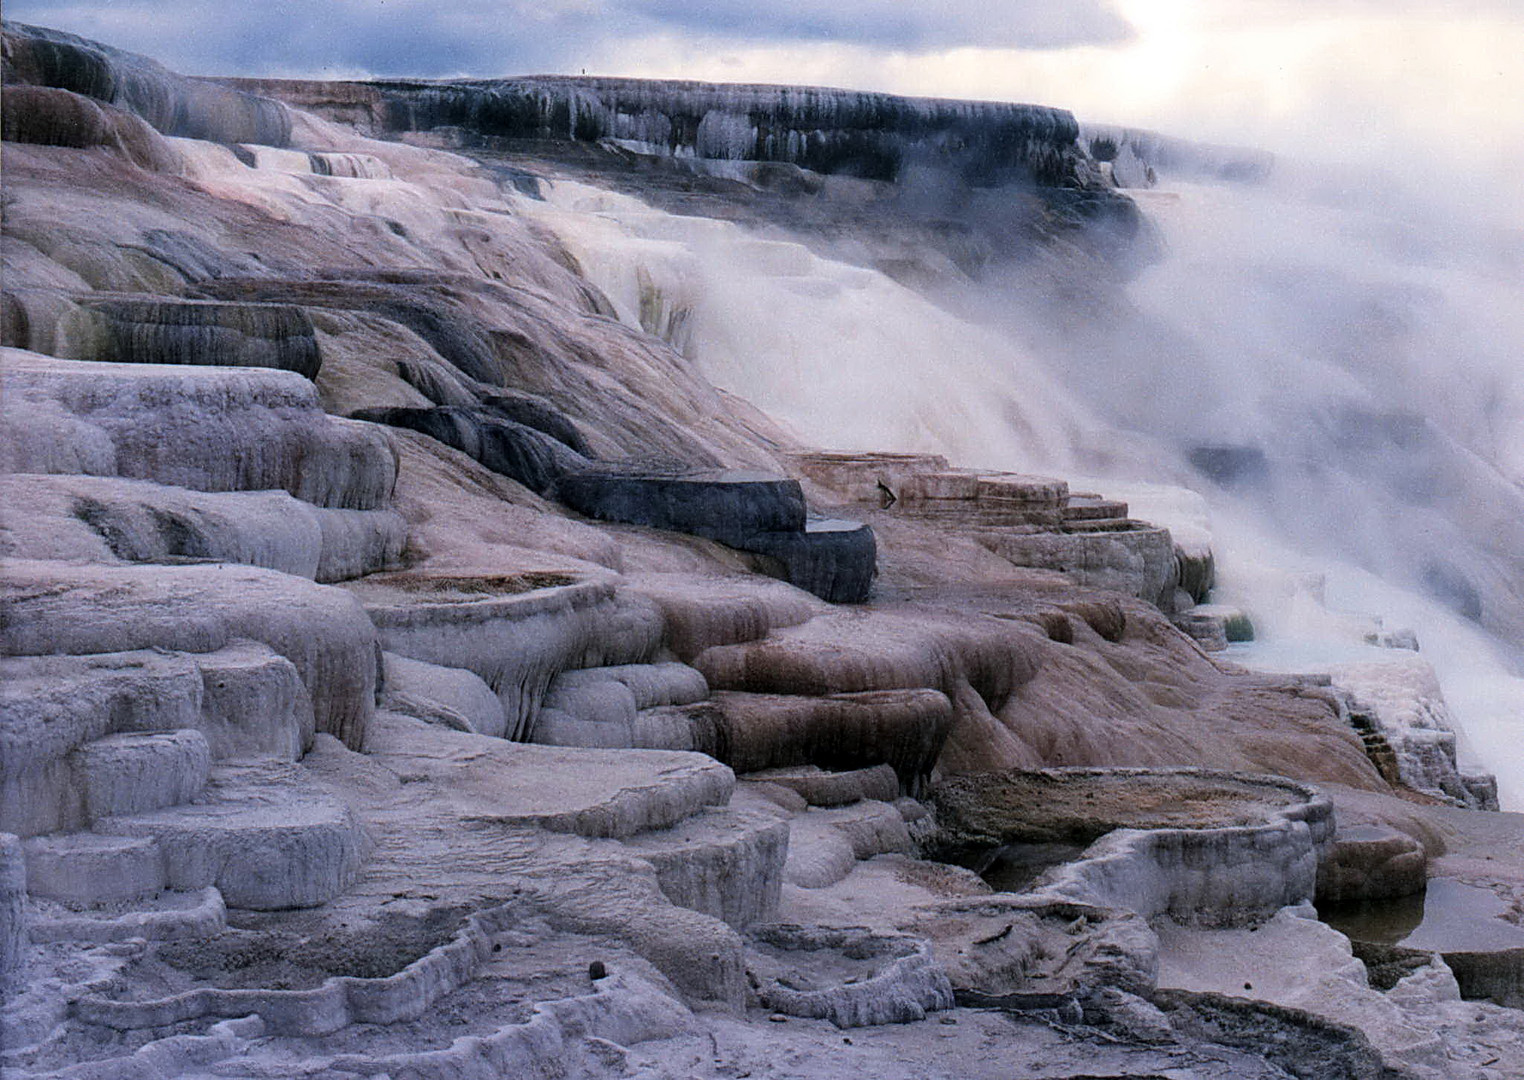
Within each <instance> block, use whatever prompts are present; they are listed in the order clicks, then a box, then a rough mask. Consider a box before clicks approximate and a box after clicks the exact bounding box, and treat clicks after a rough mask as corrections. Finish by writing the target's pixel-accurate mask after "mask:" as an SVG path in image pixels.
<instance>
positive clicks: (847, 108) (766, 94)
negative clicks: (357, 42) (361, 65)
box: [239, 76, 1089, 185]
mask: <svg viewBox="0 0 1524 1080" xmlns="http://www.w3.org/2000/svg"><path fill="white" fill-rule="evenodd" d="M239 84H240V85H243V86H244V87H245V88H248V89H252V90H255V91H262V90H268V91H269V92H271V93H284V94H290V95H292V96H293V100H294V101H296V102H297V103H298V104H301V105H319V106H321V105H323V104H326V103H327V102H326V101H325V102H307V101H306V100H304V99H303V96H302V92H303V87H302V86H301V85H300V84H297V85H295V86H293V85H292V84H289V83H287V84H283V83H279V82H273V83H270V84H269V85H268V86H266V85H264V84H262V83H260V82H258V81H253V80H240V81H239ZM323 87H324V91H325V95H324V96H325V98H327V99H332V98H333V97H334V96H335V95H336V94H337V95H338V96H340V97H343V98H344V99H345V101H344V106H343V107H344V109H345V110H346V113H347V115H348V118H349V119H351V121H354V120H359V122H360V123H361V124H362V125H364V126H370V127H371V128H372V129H374V130H378V131H390V132H398V131H429V130H434V129H438V128H449V129H456V130H463V131H465V132H468V133H469V134H470V135H471V136H474V137H478V138H480V137H487V138H506V139H536V140H554V141H559V142H565V141H571V142H580V143H596V142H598V141H599V140H602V139H607V138H616V139H632V140H636V141H638V142H640V143H642V144H644V145H645V146H646V147H649V148H650V149H651V151H652V152H654V153H660V154H667V155H671V156H672V157H674V158H695V157H696V158H718V159H725V160H734V161H755V162H773V163H788V164H793V165H798V166H800V167H802V168H804V169H809V170H812V171H814V172H818V173H838V174H845V175H849V176H855V177H860V178H863V179H872V180H893V179H895V178H896V177H897V176H898V175H899V173H900V171H901V169H902V168H903V167H904V166H906V165H910V164H914V163H916V162H918V161H921V160H924V159H925V158H927V157H928V156H933V155H936V156H939V157H941V158H942V159H944V160H948V159H950V160H952V161H953V162H954V163H955V164H954V167H956V168H958V169H959V171H960V173H961V174H962V177H963V179H965V180H967V181H968V182H970V183H974V184H981V185H993V184H999V183H1005V182H1010V181H1012V180H1017V179H1020V180H1026V181H1029V182H1030V181H1035V182H1037V183H1040V184H1061V183H1076V182H1083V179H1084V178H1085V176H1086V173H1085V166H1086V165H1088V164H1089V163H1088V159H1087V158H1085V157H1084V155H1083V153H1082V152H1081V151H1080V148H1079V146H1078V144H1077V141H1076V140H1077V137H1078V135H1079V124H1078V122H1077V121H1076V120H1075V118H1074V116H1073V114H1071V113H1070V112H1068V111H1067V110H1064V109H1053V108H1047V107H1044V106H1039V105H1014V104H1004V103H996V102H977V103H975V102H965V101H944V100H938V99H933V98H907V97H896V96H894V95H891V94H877V93H859V92H851V91H843V90H831V89H825V88H821V87H789V86H727V85H718V84H713V83H701V82H677V81H656V80H649V79H617V78H585V77H584V78H569V77H560V76H549V77H546V76H537V77H530V78H517V79H491V80H458V81H453V82H448V83H437V82H431V83H423V82H411V81H400V80H392V81H387V82H378V83H370V84H361V85H358V86H357V85H356V84H345V83H328V84H323ZM309 89H310V85H309ZM361 112H363V113H365V114H368V115H365V116H364V117H363V119H362V118H361V117H360V116H358V115H357V114H358V113H361Z"/></svg>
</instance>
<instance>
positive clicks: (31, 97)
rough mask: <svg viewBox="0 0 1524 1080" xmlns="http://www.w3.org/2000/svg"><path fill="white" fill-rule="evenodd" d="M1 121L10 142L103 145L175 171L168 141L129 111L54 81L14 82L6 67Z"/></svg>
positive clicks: (144, 165)
mask: <svg viewBox="0 0 1524 1080" xmlns="http://www.w3.org/2000/svg"><path fill="white" fill-rule="evenodd" d="M6 36H7V38H9V34H7V35H6ZM7 55H9V53H8V52H7ZM4 124H5V129H4V130H5V138H6V140H7V141H10V142H23V143H37V144H40V145H43V146H69V147H75V148H77V149H89V148H91V147H97V146H98V147H105V148H107V149H109V150H114V151H116V152H118V153H120V154H122V155H123V156H124V157H125V158H127V160H129V161H131V162H132V163H133V164H134V165H137V166H139V167H141V168H144V169H148V170H150V171H152V172H172V171H177V170H178V169H179V166H180V155H179V154H177V153H176V152H175V151H174V149H173V147H171V146H170V145H169V143H167V142H166V141H165V140H164V138H163V136H161V135H160V134H159V133H158V132H157V131H155V130H154V129H153V128H152V127H150V126H149V125H148V124H147V123H146V122H145V121H144V120H142V119H141V118H139V117H138V116H136V115H134V114H133V113H131V112H128V111H126V110H124V109H118V108H115V107H114V106H111V105H108V104H105V103H104V102H99V101H95V100H92V99H91V98H88V97H85V96H84V95H82V94H76V93H73V92H71V91H69V90H63V89H59V88H57V87H52V86H21V85H13V84H12V83H11V81H10V74H9V72H7V74H6V90H5V101H4Z"/></svg>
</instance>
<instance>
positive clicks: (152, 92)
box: [4, 22, 291, 146]
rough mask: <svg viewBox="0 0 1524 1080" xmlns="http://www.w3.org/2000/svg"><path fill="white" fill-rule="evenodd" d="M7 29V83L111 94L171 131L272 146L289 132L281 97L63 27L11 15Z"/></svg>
mask: <svg viewBox="0 0 1524 1080" xmlns="http://www.w3.org/2000/svg"><path fill="white" fill-rule="evenodd" d="M4 32H5V68H4V72H5V74H4V77H5V82H6V84H7V85H14V84H22V85H30V86H51V87H58V88H60V89H63V90H69V91H72V92H74V93H77V94H82V95H85V96H86V97H90V98H95V99H97V100H99V101H104V102H109V103H111V104H112V105H115V106H117V107H118V108H121V109H123V110H126V111H127V112H131V113H134V114H136V115H138V116H140V117H142V118H143V119H144V120H146V121H147V122H148V123H149V124H151V125H152V126H153V127H155V128H156V129H158V130H159V131H161V132H163V133H164V134H165V135H180V136H185V137H187V138H192V139H209V140H211V141H213V142H224V143H228V142H252V143H264V144H265V145H268V146H284V145H285V144H286V142H287V141H288V140H289V139H290V137H291V114H290V112H289V110H287V108H286V107H285V106H284V105H282V104H281V103H280V102H277V101H272V100H270V99H268V98H261V97H256V96H254V95H252V94H245V93H243V92H241V91H238V90H232V89H229V88H227V87H224V86H218V85H216V84H214V83H208V82H201V81H199V80H196V79H188V78H186V77H184V76H183V75H177V74H175V73H174V72H172V71H170V70H168V69H167V68H165V67H163V66H162V65H160V64H157V63H155V62H154V61H152V60H150V59H148V58H147V57H145V56H140V55H138V54H136V53H129V52H123V51H122V50H120V49H113V48H112V47H111V46H109V45H102V44H101V43H100V42H96V41H89V40H87V39H85V38H82V37H76V36H75V35H74V34H68V33H64V32H63V31H61V30H50V29H46V28H44V27H40V26H27V25H25V24H23V23H12V22H7V23H6V24H5V31H4ZM6 126H7V127H9V126H10V125H9V124H7V125H6ZM9 137H10V136H9V135H7V138H9Z"/></svg>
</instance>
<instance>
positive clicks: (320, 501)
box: [0, 349, 397, 510]
mask: <svg viewBox="0 0 1524 1080" xmlns="http://www.w3.org/2000/svg"><path fill="white" fill-rule="evenodd" d="M3 360H4V364H5V374H6V394H5V402H4V419H5V429H4V430H5V435H4V438H3V439H0V464H3V465H4V467H5V468H6V470H7V471H9V472H16V473H71V474H72V473H89V474H92V475H96V476H120V477H124V478H131V479H140V480H153V481H156V482H158V483H161V484H169V485H173V486H177V487H185V488H192V489H195V490H198V491H263V490H270V489H277V490H283V491H287V492H289V493H291V494H292V495H294V496H296V497H297V498H299V499H301V500H303V501H304V502H309V503H312V504H313V505H315V506H321V507H330V508H335V509H339V508H342V509H348V510H374V509H379V508H381V507H384V506H385V505H386V503H387V501H388V500H389V498H390V496H391V491H392V485H393V484H394V483H395V480H396V468H397V465H396V458H395V457H394V455H393V453H392V449H391V446H390V445H389V444H388V443H387V441H386V438H385V435H384V434H383V433H382V432H381V431H380V430H379V429H377V428H375V427H374V426H372V425H366V424H360V423H356V422H353V421H344V420H336V419H333V418H331V417H328V416H327V415H326V414H324V413H323V411H322V409H321V407H320V405H319V403H318V399H317V393H316V391H315V390H314V389H313V386H312V384H311V383H310V382H308V381H307V380H306V379H304V378H302V377H301V376H300V375H297V374H295V373H293V372H284V371H281V372H277V371H265V370H257V369H253V368H242V369H225V368H209V367H176V368H165V367H142V366H136V365H125V364H114V363H109V364H108V363H84V362H80V361H77V360H55V359H52V358H50V357H43V356H39V355H37V354H35V353H27V352H23V351H21V350H17V349H6V350H4V352H3Z"/></svg>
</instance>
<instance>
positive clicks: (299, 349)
mask: <svg viewBox="0 0 1524 1080" xmlns="http://www.w3.org/2000/svg"><path fill="white" fill-rule="evenodd" d="M63 323H64V325H62V326H60V327H59V328H57V329H55V330H54V331H53V334H54V337H55V340H58V341H59V342H60V345H61V346H62V349H61V351H60V352H59V353H58V355H61V356H66V357H69V358H71V359H78V360H108V361H115V362H119V363H133V364H216V365H218V366H219V367H268V368H278V369H280V370H282V371H294V372H296V373H297V374H298V375H303V376H305V377H307V378H309V379H314V378H316V377H317V373H318V369H319V368H320V367H321V365H322V359H323V358H322V356H321V354H320V353H319V351H318V345H317V341H316V339H315V338H314V335H313V329H312V320H311V319H309V318H308V317H307V313H306V312H305V311H303V310H302V309H301V308H298V307H293V306H291V305H289V304H241V303H225V302H221V301H212V300H168V299H164V298H161V297H120V298H118V297H111V298H101V299H97V298H95V297H84V298H82V299H81V300H80V301H79V302H78V304H77V306H76V307H75V308H74V310H73V311H71V312H70V314H69V315H68V316H67V317H66V318H65V320H63Z"/></svg>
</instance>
